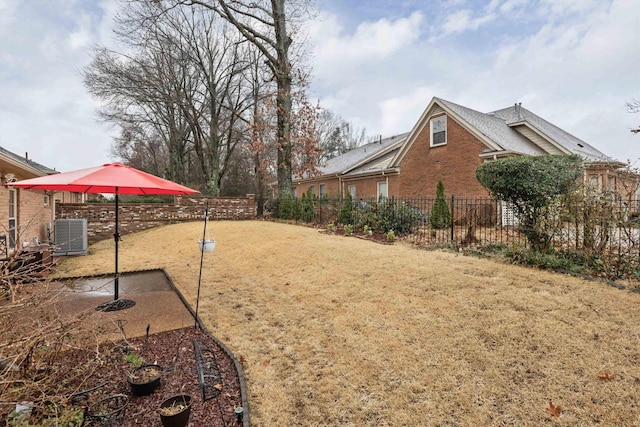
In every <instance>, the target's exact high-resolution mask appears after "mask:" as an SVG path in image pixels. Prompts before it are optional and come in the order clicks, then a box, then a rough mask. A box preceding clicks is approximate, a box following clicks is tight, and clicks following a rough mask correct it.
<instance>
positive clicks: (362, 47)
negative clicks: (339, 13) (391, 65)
mask: <svg viewBox="0 0 640 427" xmlns="http://www.w3.org/2000/svg"><path fill="white" fill-rule="evenodd" d="M423 21H424V16H423V14H422V13H421V12H414V13H412V14H411V15H410V16H409V17H406V18H400V19H396V20H388V19H380V20H378V21H375V22H363V23H361V24H360V25H358V27H357V28H356V29H355V31H354V32H353V34H345V30H344V28H343V27H342V26H341V25H340V23H339V21H338V17H336V16H335V15H330V14H321V15H320V17H319V19H318V21H317V22H315V23H313V24H312V25H311V28H310V30H309V34H310V39H311V42H312V44H313V45H314V74H315V75H316V77H318V78H320V79H327V80H329V79H340V78H341V77H343V76H345V73H349V72H353V71H354V70H356V69H359V68H361V67H364V66H374V64H376V63H379V62H382V61H384V60H385V59H388V58H389V57H390V56H392V55H393V54H395V53H397V52H399V51H401V50H402V49H403V48H406V47H407V46H409V45H411V44H412V43H414V42H415V41H416V40H417V39H418V38H419V36H420V29H421V25H422V23H423Z"/></svg>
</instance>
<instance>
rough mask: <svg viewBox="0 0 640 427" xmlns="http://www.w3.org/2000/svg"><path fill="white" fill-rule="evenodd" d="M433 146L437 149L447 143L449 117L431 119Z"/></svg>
mask: <svg viewBox="0 0 640 427" xmlns="http://www.w3.org/2000/svg"><path fill="white" fill-rule="evenodd" d="M430 125H431V146H432V147H436V146H439V145H444V144H446V143H447V116H439V117H435V118H433V119H431V122H430Z"/></svg>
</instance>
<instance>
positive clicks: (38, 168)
mask: <svg viewBox="0 0 640 427" xmlns="http://www.w3.org/2000/svg"><path fill="white" fill-rule="evenodd" d="M0 154H2V155H5V156H6V157H9V158H11V159H13V160H14V161H16V162H18V163H21V164H23V165H24V166H25V167H27V168H30V169H33V170H36V171H37V172H40V173H41V174H42V175H52V174H54V173H58V171H56V170H55V169H51V168H49V167H47V166H44V165H41V164H40V163H37V162H34V161H33V160H30V159H27V158H26V157H22V156H19V155H17V154H15V153H12V152H11V151H9V150H7V149H5V148H3V147H0Z"/></svg>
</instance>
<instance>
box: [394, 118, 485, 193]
mask: <svg viewBox="0 0 640 427" xmlns="http://www.w3.org/2000/svg"><path fill="white" fill-rule="evenodd" d="M429 132H430V128H429V125H428V124H427V125H426V126H425V127H424V128H423V129H422V132H421V133H420V134H419V135H418V137H417V138H416V141H415V142H414V143H413V145H412V146H411V148H410V149H409V151H408V152H407V154H406V155H405V156H404V158H403V159H402V161H401V163H400V170H401V173H400V179H399V183H398V187H399V188H398V189H399V194H400V195H402V196H404V197H419V196H429V197H434V196H435V194H436V186H437V185H438V180H439V179H442V182H443V183H444V189H445V192H446V194H447V196H450V195H451V194H454V195H455V196H459V197H469V196H473V197H488V196H489V193H488V192H487V190H486V189H485V188H484V187H482V185H480V183H479V182H478V180H477V179H476V167H477V166H478V165H479V164H480V163H481V161H482V160H481V159H480V158H479V157H478V156H479V155H480V153H482V150H484V149H485V148H487V146H486V145H484V144H483V143H482V142H481V141H480V140H478V139H477V138H476V137H475V136H473V135H472V134H471V133H469V132H468V131H467V130H466V129H464V128H463V127H462V126H460V125H459V124H458V123H457V122H455V121H454V120H453V119H452V118H451V117H447V143H446V144H445V145H443V146H439V147H430V146H429V144H430V135H429Z"/></svg>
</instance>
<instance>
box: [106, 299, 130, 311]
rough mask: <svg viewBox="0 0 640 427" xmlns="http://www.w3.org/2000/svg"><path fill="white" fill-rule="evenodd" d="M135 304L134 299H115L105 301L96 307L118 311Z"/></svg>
mask: <svg viewBox="0 0 640 427" xmlns="http://www.w3.org/2000/svg"><path fill="white" fill-rule="evenodd" d="M134 305H136V302H135V301H132V300H130V299H117V300H115V301H109V302H105V303H103V304H100V305H99V306H97V307H96V310H97V311H118V310H124V309H126V308H130V307H133V306H134Z"/></svg>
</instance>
